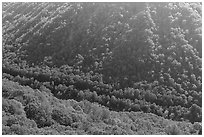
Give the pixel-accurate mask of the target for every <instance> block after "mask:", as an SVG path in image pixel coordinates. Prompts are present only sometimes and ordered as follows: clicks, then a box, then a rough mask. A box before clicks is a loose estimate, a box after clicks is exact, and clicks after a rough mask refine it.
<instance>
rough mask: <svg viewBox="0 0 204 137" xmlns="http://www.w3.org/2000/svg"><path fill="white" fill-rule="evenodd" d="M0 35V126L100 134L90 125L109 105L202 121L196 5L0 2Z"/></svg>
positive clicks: (104, 118) (105, 115) (106, 115)
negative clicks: (0, 81) (0, 117)
mask: <svg viewBox="0 0 204 137" xmlns="http://www.w3.org/2000/svg"><path fill="white" fill-rule="evenodd" d="M2 33H3V35H2V38H3V39H2V50H3V51H2V53H3V59H2V61H3V62H2V71H3V75H2V77H3V84H2V85H3V88H2V97H3V99H2V111H3V119H4V120H3V121H4V122H3V125H4V126H3V131H4V132H3V133H4V134H9V132H10V134H26V133H27V134H32V133H33V134H55V133H56V134H57V133H58V131H65V130H66V131H67V132H69V133H67V134H75V133H76V132H73V131H72V130H71V129H70V130H69V131H68V129H67V127H71V128H78V129H80V130H81V131H83V132H84V133H88V132H90V131H89V130H92V132H91V133H92V134H97V133H98V134H108V132H107V131H106V132H103V131H100V130H98V129H97V128H96V129H92V128H91V127H92V124H93V123H97V122H99V123H100V122H104V123H106V124H110V123H112V124H113V125H114V123H117V122H116V121H117V120H112V119H111V118H112V117H111V114H112V111H116V112H117V113H118V114H119V113H122V112H131V111H134V112H137V111H142V112H144V113H153V114H156V115H158V116H161V117H164V118H166V119H172V120H175V121H190V122H191V123H194V122H201V121H202V109H201V108H202V76H201V75H202V4H201V3H178V2H177V3H131V4H130V3H63V2H59V3H51V2H50V3H3V6H2ZM12 81H13V82H12ZM14 82H16V83H14ZM19 84H20V85H21V86H19ZM14 87H17V88H14ZM53 96H54V97H56V98H57V99H56V98H55V99H54V100H55V101H57V102H58V103H57V102H54V101H52V97H53ZM70 99H73V100H76V101H79V102H83V103H79V105H76V103H73V102H72V101H69V104H66V103H65V102H66V101H68V100H70ZM63 101H65V102H63ZM62 102H63V103H62ZM72 103H73V104H72ZM94 103H98V104H100V105H102V106H105V107H106V109H105V108H102V107H101V106H97V105H95V104H94ZM59 104H61V105H62V104H63V105H62V106H61V105H59ZM70 105H71V106H72V107H73V108H74V109H70V108H69V107H68V108H67V106H70ZM107 108H108V109H109V110H108V109H107ZM75 110H76V113H75ZM110 110H111V111H110ZM112 115H113V114H112ZM19 119H23V120H22V121H26V122H27V123H28V125H29V126H28V127H29V128H26V129H25V130H21V128H23V126H25V125H22V124H21V125H20V124H19V123H18V121H19ZM33 122H34V123H35V124H34V125H33V126H32V123H33ZM8 123H10V124H8ZM119 123H120V122H119ZM117 124H118V123H117ZM59 125H60V126H59ZM26 126H27V125H26ZM134 126H135V125H134ZM134 126H133V125H132V126H131V127H129V128H128V129H135V128H136V127H134ZM176 127H177V126H172V127H169V128H167V129H166V131H164V132H166V133H167V134H181V132H180V130H177V129H176ZM36 128H51V129H56V131H50V130H47V132H43V133H42V131H40V130H36ZM122 129H124V127H123V128H122V127H121V124H118V125H117V126H116V127H114V128H113V129H110V130H113V131H114V130H116V132H115V133H114V132H113V131H110V132H111V134H112V133H113V134H125V133H126V132H127V131H128V129H126V131H123V130H122ZM119 131H120V132H119ZM194 131H195V132H197V131H198V132H199V133H200V132H201V129H200V128H199V129H198V130H192V133H194ZM49 132H50V133H49ZM131 132H132V131H131ZM131 132H129V131H128V133H131ZM189 132H190V131H189ZM84 133H79V132H77V133H76V134H84ZM182 133H183V132H182ZM64 134H66V133H64ZM138 134H140V133H138Z"/></svg>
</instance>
